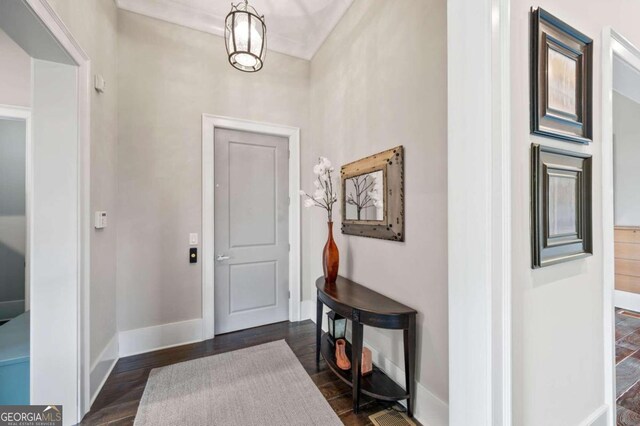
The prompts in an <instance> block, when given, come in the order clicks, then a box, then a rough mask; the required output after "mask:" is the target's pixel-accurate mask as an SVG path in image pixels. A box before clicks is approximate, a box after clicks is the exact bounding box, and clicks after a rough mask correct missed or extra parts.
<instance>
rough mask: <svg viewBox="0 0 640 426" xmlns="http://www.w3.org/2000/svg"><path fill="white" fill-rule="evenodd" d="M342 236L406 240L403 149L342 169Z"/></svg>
mask: <svg viewBox="0 0 640 426" xmlns="http://www.w3.org/2000/svg"><path fill="white" fill-rule="evenodd" d="M340 174H341V183H342V185H341V187H342V191H341V198H342V233H343V234H348V235H359V236H362V237H370V238H381V239H385V240H394V241H404V150H403V148H402V146H398V147H395V148H392V149H389V150H387V151H384V152H380V153H378V154H375V155H372V156H370V157H366V158H363V159H361V160H358V161H355V162H353V163H349V164H346V165H344V166H342V170H341V172H340Z"/></svg>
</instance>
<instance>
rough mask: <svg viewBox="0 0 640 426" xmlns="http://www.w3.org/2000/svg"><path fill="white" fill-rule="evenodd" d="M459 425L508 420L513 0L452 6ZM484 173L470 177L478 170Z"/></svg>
mask: <svg viewBox="0 0 640 426" xmlns="http://www.w3.org/2000/svg"><path fill="white" fill-rule="evenodd" d="M447 43H448V47H447V52H448V53H447V61H448V67H447V68H448V71H447V72H448V78H447V80H448V100H449V102H448V110H449V114H448V152H449V155H448V185H449V189H448V211H449V222H448V228H449V233H448V234H449V239H448V241H449V262H450V264H455V265H456V267H455V268H449V389H450V394H449V395H450V396H449V421H450V424H451V425H453V426H462V425H465V426H466V425H470V424H473V425H478V426H499V425H503V426H508V425H510V424H511V422H512V408H511V407H512V404H511V290H510V289H511V186H510V181H511V151H510V143H511V128H510V114H511V111H510V104H511V92H510V84H511V75H510V8H509V1H508V0H450V1H449V2H447ZM470 175H472V176H474V179H473V180H469V176H470Z"/></svg>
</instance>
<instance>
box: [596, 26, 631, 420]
mask: <svg viewBox="0 0 640 426" xmlns="http://www.w3.org/2000/svg"><path fill="white" fill-rule="evenodd" d="M603 39H604V46H603V108H602V111H603V143H602V150H603V177H602V182H603V243H604V244H603V249H604V250H603V255H604V268H603V270H604V281H603V282H604V302H605V306H604V318H605V328H604V331H605V336H604V342H605V358H604V359H605V397H606V400H607V401H606V402H607V404H608V405H609V404H610V405H611V407H612V409H611V410H610V419H609V421H610V422H611V424H618V425H636V424H640V410H638V409H637V408H636V407H635V404H632V403H631V400H632V399H633V396H634V395H636V394H637V392H639V391H640V193H639V192H638V190H637V185H638V182H640V173H639V172H638V170H640V169H639V168H638V167H637V164H638V162H640V120H639V119H640V51H639V50H638V49H637V48H636V47H635V46H633V45H632V44H631V43H629V42H628V41H627V40H626V39H625V38H624V37H622V36H621V35H619V34H617V33H616V32H615V31H613V30H611V29H609V28H607V29H605V31H604V37H603Z"/></svg>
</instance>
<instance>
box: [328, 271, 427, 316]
mask: <svg viewBox="0 0 640 426" xmlns="http://www.w3.org/2000/svg"><path fill="white" fill-rule="evenodd" d="M316 288H317V289H318V290H319V291H320V292H322V293H324V294H325V295H327V296H328V297H330V298H331V299H332V300H334V301H336V302H337V303H341V304H343V305H347V306H350V307H352V308H354V309H358V310H360V311H365V312H370V313H373V314H377V315H415V314H416V313H417V312H416V310H415V309H412V308H410V307H408V306H406V305H403V304H402V303H399V302H396V301H395V300H393V299H390V298H388V297H387V296H383V295H382V294H380V293H378V292H375V291H373V290H371V289H369V288H367V287H365V286H363V285H360V284H358V283H356V282H353V281H351V280H349V279H347V278H345V277H341V276H338V279H337V280H336V282H335V283H327V282H325V280H324V277H319V278H318V279H317V280H316Z"/></svg>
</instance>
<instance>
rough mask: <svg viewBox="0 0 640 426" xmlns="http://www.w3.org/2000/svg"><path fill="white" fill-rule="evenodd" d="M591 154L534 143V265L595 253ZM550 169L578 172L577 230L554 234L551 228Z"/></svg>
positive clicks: (532, 237)
mask: <svg viewBox="0 0 640 426" xmlns="http://www.w3.org/2000/svg"><path fill="white" fill-rule="evenodd" d="M591 169H592V156H591V155H590V154H583V153H579V152H572V151H565V150H562V149H556V148H551V147H548V146H542V145H538V144H532V145H531V245H532V247H531V249H532V250H531V255H532V256H531V257H532V259H531V267H532V268H533V269H537V268H542V267H545V266H550V265H555V264H557V263H563V262H569V261H571V260H575V259H580V258H583V257H586V256H591V255H592V254H593V234H592V214H591V209H592V201H591V199H592V192H591V191H592V173H591ZM549 170H570V171H573V172H577V173H578V176H579V179H578V185H579V187H578V206H577V212H576V221H577V223H578V226H577V228H578V229H577V234H576V235H575V236H574V237H573V238H566V237H565V238H562V239H560V238H555V237H553V236H551V235H549V234H550V232H549V225H548V220H547V218H548V217H549V203H548V201H547V200H548V198H549V197H548V194H549V184H548V174H549Z"/></svg>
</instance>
